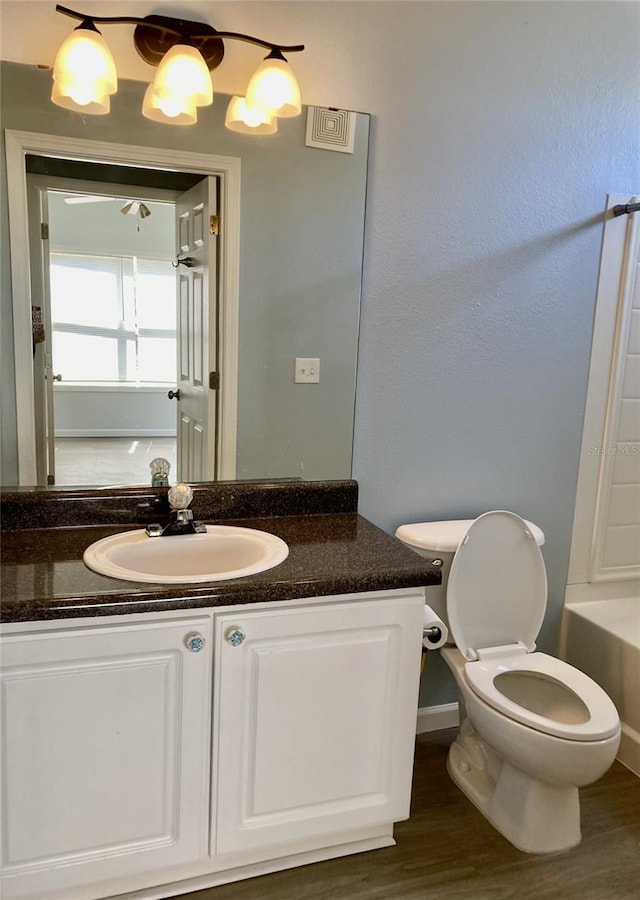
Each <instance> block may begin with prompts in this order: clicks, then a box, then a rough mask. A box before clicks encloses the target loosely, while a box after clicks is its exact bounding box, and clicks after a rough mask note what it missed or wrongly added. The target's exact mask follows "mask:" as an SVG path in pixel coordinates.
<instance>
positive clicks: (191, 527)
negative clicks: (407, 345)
mask: <svg viewBox="0 0 640 900" xmlns="http://www.w3.org/2000/svg"><path fill="white" fill-rule="evenodd" d="M168 498H169V506H170V507H171V511H172V516H171V518H170V519H169V521H168V522H167V524H166V525H160V523H155V524H153V525H147V527H146V529H145V531H146V532H147V534H148V535H149V537H171V536H173V535H178V534H204V533H205V532H206V530H207V526H206V525H203V523H202V522H194V519H193V511H192V510H190V509H189V508H188V507H189V504H190V503H191V501H192V500H193V490H192V488H191V487H190V486H189V485H188V484H184V482H179V483H178V484H174V486H173V487H172V488H170V489H169V494H168Z"/></svg>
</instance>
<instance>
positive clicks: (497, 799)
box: [447, 719, 581, 853]
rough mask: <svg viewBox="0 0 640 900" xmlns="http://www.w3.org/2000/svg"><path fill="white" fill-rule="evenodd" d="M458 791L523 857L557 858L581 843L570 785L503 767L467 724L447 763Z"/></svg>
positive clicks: (576, 802)
mask: <svg viewBox="0 0 640 900" xmlns="http://www.w3.org/2000/svg"><path fill="white" fill-rule="evenodd" d="M447 771H448V772H449V775H450V776H451V778H452V780H453V781H454V782H455V783H456V784H457V785H458V787H459V788H460V790H461V791H462V792H463V793H464V794H465V795H466V796H467V797H468V798H469V800H471V802H472V803H473V804H474V805H475V806H476V807H477V808H478V809H479V810H480V812H481V813H482V814H483V815H484V816H485V818H487V819H488V820H489V822H491V824H492V825H493V826H494V828H496V829H497V830H498V831H499V832H500V833H501V834H502V835H504V837H505V838H506V839H507V840H508V841H510V842H511V843H512V844H513V845H514V846H515V847H517V848H518V849H519V850H523V851H524V852H525V853H558V852H560V851H562V850H569V849H570V848H571V847H575V846H576V845H577V844H579V843H580V840H581V834H580V800H579V796H578V789H577V788H576V787H572V786H570V785H554V784H547V783H545V782H542V781H538V780H537V779H535V778H532V776H531V775H528V774H526V773H525V772H522V771H521V770H519V769H516V768H515V767H514V766H513V765H511V764H510V763H508V762H506V761H505V760H504V759H503V758H502V757H501V756H500V755H499V754H498V753H497V752H496V751H495V750H494V749H493V748H492V747H490V746H489V745H488V744H487V743H486V742H485V741H483V740H482V738H480V737H479V735H478V734H477V733H476V731H475V730H474V729H473V726H472V725H471V723H470V722H469V720H468V719H465V721H464V722H463V723H462V727H461V729H460V733H459V735H458V737H457V738H456V740H455V742H454V743H453V744H452V746H451V749H450V750H449V755H448V757H447Z"/></svg>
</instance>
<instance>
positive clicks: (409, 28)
mask: <svg viewBox="0 0 640 900" xmlns="http://www.w3.org/2000/svg"><path fill="white" fill-rule="evenodd" d="M199 11H200V12H201V13H202V15H203V16H204V17H205V18H207V17H209V18H210V20H211V21H215V24H216V25H217V27H220V28H221V27H229V28H234V29H235V30H242V29H243V28H245V30H247V31H253V32H254V33H264V34H266V33H267V32H269V33H274V32H275V33H277V34H282V33H284V34H285V35H289V36H290V37H291V39H292V41H293V40H296V39H298V38H299V37H303V38H304V40H305V42H306V43H307V44H308V50H307V51H305V53H304V54H301V56H300V59H299V61H298V60H296V66H295V67H296V71H297V72H298V73H299V76H300V81H301V86H302V90H303V92H304V95H305V100H306V102H309V103H317V104H325V105H326V104H328V103H331V104H333V105H336V106H341V107H344V108H356V109H363V110H367V111H368V112H370V113H372V114H373V120H372V154H371V160H370V174H369V190H368V201H367V219H366V243H365V266H364V286H363V304H362V320H361V337H360V354H359V363H358V391H357V408H356V428H355V450H354V464H353V471H354V475H355V477H356V478H357V479H358V481H359V482H360V507H361V510H362V512H363V514H364V515H366V516H367V517H369V518H370V519H372V520H373V521H374V522H376V523H377V524H379V525H380V526H381V527H383V528H385V529H387V530H389V531H391V532H392V531H393V530H394V529H395V527H396V526H397V525H398V524H399V523H401V522H410V521H419V520H424V519H427V518H440V517H449V518H451V517H454V516H473V515H475V514H477V513H480V512H482V511H483V510H486V509H489V508H495V507H506V508H509V509H514V510H516V511H517V512H520V513H522V514H524V515H526V516H527V517H528V518H530V519H532V520H534V521H536V522H538V523H539V524H540V525H541V526H542V527H543V528H544V530H545V532H546V534H547V545H546V547H545V548H544V555H545V558H546V561H547V567H548V573H549V581H550V597H549V611H548V615H547V620H546V623H545V628H544V631H543V635H542V638H541V642H540V643H541V646H542V647H543V649H550V650H553V649H554V648H555V647H556V642H557V626H558V620H559V615H560V611H561V606H562V598H563V592H564V584H565V580H566V571H567V561H568V554H569V546H570V539H571V523H572V516H573V504H574V495H575V485H576V477H577V468H578V455H579V452H580V435H581V428H582V416H583V407H584V400H585V393H586V378H587V371H588V362H589V352H590V341H591V331H592V319H593V310H594V301H595V292H596V276H597V270H598V255H599V249H600V239H601V221H600V215H601V212H602V210H603V208H604V202H605V196H606V194H607V193H608V192H610V191H619V192H627V191H628V192H631V191H634V190H635V191H639V190H640V171H639V160H640V138H639V131H638V122H639V120H640V116H639V97H640V61H639V56H638V41H639V38H640V4H638V3H636V2H615V3H609V2H602V3H600V2H572V3H560V2H554V0H552V2H482V3H478V2H469V3H466V2H456V3H447V2H372V3H367V2H355V3H352V2H314V3H308V2H288V3H282V4H278V3H270V2H265V0H262V2H259V3H252V2H246V3H237V4H231V3H225V2H221V3H219V4H215V5H214V4H211V5H209V4H201V5H200V7H199ZM225 14H226V18H225ZM222 77H224V76H222ZM244 77H245V73H244V72H243V73H241V75H238V76H237V82H238V83H237V84H233V85H230V86H228V87H227V90H229V91H238V92H239V91H241V90H242V84H241V79H243V78H244ZM45 124H46V123H45ZM3 278H4V275H3ZM432 656H434V655H432ZM452 697H453V691H452V688H451V684H450V681H449V680H448V679H446V678H444V677H443V676H441V674H440V670H439V667H438V660H437V658H435V657H434V658H433V659H430V661H429V663H428V666H427V670H426V675H425V678H424V685H423V692H422V696H421V703H422V704H424V703H426V702H444V701H446V700H447V699H450V698H452Z"/></svg>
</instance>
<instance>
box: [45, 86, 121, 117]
mask: <svg viewBox="0 0 640 900" xmlns="http://www.w3.org/2000/svg"><path fill="white" fill-rule="evenodd" d="M51 100H52V102H53V103H55V104H56V106H61V107H62V108H63V109H72V110H73V111H74V112H80V113H87V114H88V115H91V116H106V115H107V114H108V113H109V112H110V111H111V98H110V97H109V94H97V93H96V95H95V96H94V98H93V100H91V101H90V102H89V103H83V104H80V103H76V102H75V100H73V99H72V98H71V97H70V96H68V95H67V94H65V93H64V89H63V88H62V87H61V86H60V85H59V84H58V83H57V82H56V81H54V82H53V87H52V88H51Z"/></svg>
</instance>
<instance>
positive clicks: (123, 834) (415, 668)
mask: <svg viewBox="0 0 640 900" xmlns="http://www.w3.org/2000/svg"><path fill="white" fill-rule="evenodd" d="M162 503H163V492H162V491H159V490H150V489H149V490H146V489H142V488H140V489H124V490H121V491H114V490H111V491H109V490H95V491H90V490H84V491H75V492H74V491H50V492H39V491H24V492H14V493H11V494H5V495H4V497H3V507H2V511H3V519H4V526H5V530H4V531H3V606H2V616H3V620H4V624H3V631H2V684H3V701H2V702H3V706H4V729H3V739H2V741H3V747H2V757H3V765H4V772H3V785H4V794H5V796H4V800H3V813H2V817H3V818H2V826H3V832H4V845H3V851H4V854H5V858H4V860H3V882H2V896H3V897H4V898H5V900H13V898H45V897H46V898H47V900H56V898H58V900H63V898H64V900H98V898H114V897H119V896H121V895H126V896H127V897H128V898H148V900H150V898H161V897H171V896H175V895H176V894H178V893H183V892H187V891H191V890H197V889H199V888H204V887H207V886H212V885H216V884H221V883H225V882H229V881H234V880H238V879H241V878H247V877H251V876H253V875H259V874H261V873H265V872H272V871H275V870H278V869H283V868H287V867H290V866H295V865H301V864H304V863H308V862H313V861H316V860H320V859H327V858H330V857H335V856H340V855H345V854H348V853H354V852H358V851H361V850H366V849H373V848H376V847H382V846H389V845H391V844H393V843H394V841H393V833H392V830H393V823H394V822H396V821H398V820H401V819H404V818H406V817H407V816H408V814H409V800H410V787H411V774H412V761H413V746H414V736H415V718H416V706H417V692H418V681H419V666H420V655H421V642H422V624H423V606H424V587H425V586H426V585H429V584H436V583H438V581H439V577H440V576H439V571H438V570H437V569H436V568H434V567H432V566H431V564H430V563H429V562H428V561H427V560H425V559H421V558H420V557H418V556H417V555H416V554H414V553H413V552H412V551H410V550H408V549H407V548H405V547H403V546H402V545H401V544H400V542H398V541H396V540H394V539H393V538H391V537H389V536H388V535H386V534H384V533H383V532H382V531H380V530H379V529H377V528H376V527H375V526H373V525H372V524H371V523H369V522H367V521H366V520H365V519H363V518H362V517H361V516H359V515H358V514H357V512H356V507H357V485H356V484H355V482H323V483H315V484H310V483H301V482H290V483H273V484H268V485H259V486H258V485H243V484H233V485H210V486H205V487H200V488H197V489H196V496H195V498H194V503H193V506H194V513H195V515H196V517H197V518H200V519H202V520H205V521H207V522H221V521H226V522H229V521H233V524H240V525H242V526H245V527H253V528H262V529H264V530H268V531H270V532H271V533H273V534H276V535H278V536H279V537H281V538H282V539H283V540H285V541H286V542H287V544H288V545H289V556H288V557H287V559H286V560H285V561H284V562H283V563H281V564H280V565H279V566H277V567H275V568H273V569H271V570H269V571H266V572H263V573H260V574H258V575H252V576H248V577H245V578H238V579H232V580H230V581H226V582H216V583H208V584H198V585H179V586H176V585H171V586H167V585H161V584H153V585H150V584H144V585H143V584H137V583H129V582H125V581H117V580H116V579H113V578H108V577H106V576H103V575H98V574H96V573H94V572H91V571H89V570H88V569H87V568H86V567H85V566H84V565H83V563H82V553H83V550H84V549H85V548H86V547H87V546H88V545H89V544H91V543H92V542H93V541H94V540H96V539H97V538H100V537H102V536H105V535H107V534H110V533H115V532H118V531H122V530H123V529H125V528H131V527H134V526H137V527H139V526H140V524H145V520H146V521H152V520H153V519H154V518H157V517H158V513H159V512H160V513H161V512H162ZM90 523H93V524H90ZM96 523H99V524H96ZM36 525H37V526H38V527H34V526H36ZM180 539H181V538H180V537H177V538H175V537H168V538H159V539H158V540H170V541H171V540H180Z"/></svg>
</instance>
